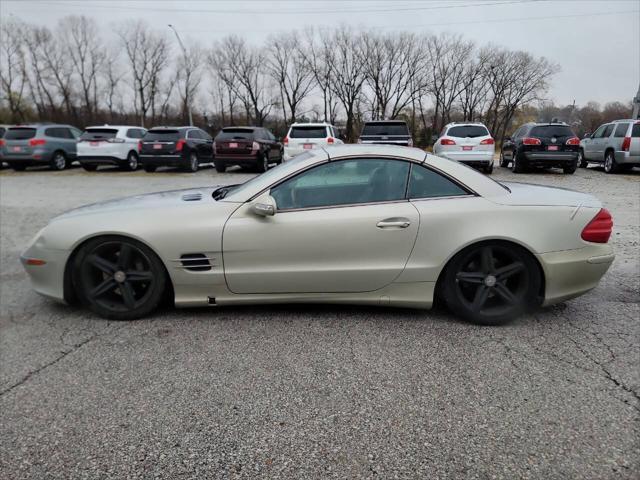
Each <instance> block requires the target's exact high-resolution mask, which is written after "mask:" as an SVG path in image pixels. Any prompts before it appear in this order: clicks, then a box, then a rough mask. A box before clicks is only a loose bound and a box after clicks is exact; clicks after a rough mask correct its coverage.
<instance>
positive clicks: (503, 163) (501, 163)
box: [500, 152, 509, 168]
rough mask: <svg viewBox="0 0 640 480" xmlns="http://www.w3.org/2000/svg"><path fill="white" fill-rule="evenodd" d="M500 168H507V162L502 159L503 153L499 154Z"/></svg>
mask: <svg viewBox="0 0 640 480" xmlns="http://www.w3.org/2000/svg"><path fill="white" fill-rule="evenodd" d="M500 166H501V167H502V168H507V167H508V166H509V160H506V159H505V158H504V153H502V152H500Z"/></svg>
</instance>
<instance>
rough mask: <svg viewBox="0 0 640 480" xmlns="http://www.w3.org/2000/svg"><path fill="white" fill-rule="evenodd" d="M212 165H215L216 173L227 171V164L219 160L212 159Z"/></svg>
mask: <svg viewBox="0 0 640 480" xmlns="http://www.w3.org/2000/svg"><path fill="white" fill-rule="evenodd" d="M213 165H214V166H215V167H216V172H218V173H224V172H226V171H227V164H226V163H224V162H222V161H220V160H214V161H213Z"/></svg>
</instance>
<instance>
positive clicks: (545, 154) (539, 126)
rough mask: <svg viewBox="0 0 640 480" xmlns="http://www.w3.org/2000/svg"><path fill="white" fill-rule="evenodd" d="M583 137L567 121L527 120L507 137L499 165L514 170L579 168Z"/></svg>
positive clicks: (521, 171) (569, 171) (569, 170)
mask: <svg viewBox="0 0 640 480" xmlns="http://www.w3.org/2000/svg"><path fill="white" fill-rule="evenodd" d="M579 149H580V139H579V138H578V137H576V135H575V134H574V133H573V132H572V131H571V128H569V125H567V124H566V123H557V122H553V123H526V124H524V125H522V126H521V127H520V128H519V129H518V130H516V132H515V133H514V134H513V136H512V137H507V138H506V139H505V141H504V143H503V144H502V150H501V151H500V166H501V167H508V166H509V163H511V170H513V172H514V173H523V172H526V171H527V170H528V169H529V167H542V168H550V167H559V168H562V171H563V172H564V173H574V172H575V171H576V169H577V168H578V151H579Z"/></svg>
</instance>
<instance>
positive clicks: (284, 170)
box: [224, 152, 313, 197]
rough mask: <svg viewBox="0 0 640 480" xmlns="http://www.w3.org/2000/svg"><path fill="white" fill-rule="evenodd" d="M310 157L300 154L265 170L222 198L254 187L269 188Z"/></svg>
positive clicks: (228, 191)
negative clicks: (262, 186)
mask: <svg viewBox="0 0 640 480" xmlns="http://www.w3.org/2000/svg"><path fill="white" fill-rule="evenodd" d="M312 156H313V155H312V154H311V153H310V152H305V153H301V154H300V155H296V156H295V157H294V158H293V159H291V160H289V161H288V162H285V163H281V164H280V165H278V166H277V167H274V168H272V169H270V170H267V171H266V172H264V173H263V174H262V175H258V176H257V177H253V178H252V179H251V180H248V181H246V182H244V183H242V184H240V185H237V186H235V187H233V188H231V189H229V190H227V192H226V193H225V195H224V196H225V197H228V196H230V195H238V194H242V193H243V192H245V191H247V190H250V189H251V188H253V187H254V186H256V185H265V186H269V184H270V183H272V182H273V181H275V180H276V179H278V178H281V177H282V178H284V177H286V176H288V175H290V174H291V173H294V172H295V171H296V170H297V169H298V167H299V165H300V163H302V162H304V161H305V160H308V159H309V158H310V157H312Z"/></svg>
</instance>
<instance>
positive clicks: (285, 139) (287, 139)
mask: <svg viewBox="0 0 640 480" xmlns="http://www.w3.org/2000/svg"><path fill="white" fill-rule="evenodd" d="M282 143H283V144H284V146H285V147H286V146H287V145H289V137H284V139H283V140H282Z"/></svg>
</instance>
